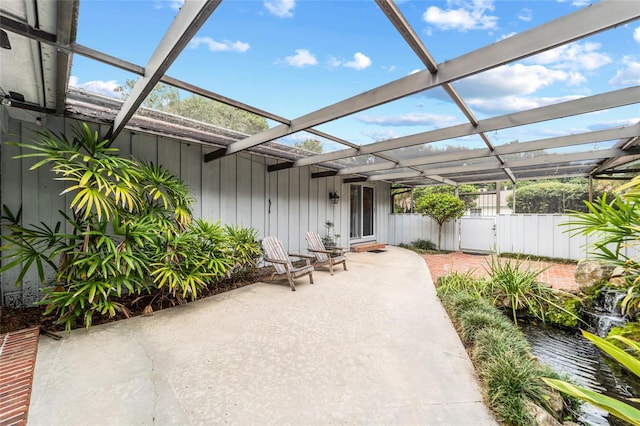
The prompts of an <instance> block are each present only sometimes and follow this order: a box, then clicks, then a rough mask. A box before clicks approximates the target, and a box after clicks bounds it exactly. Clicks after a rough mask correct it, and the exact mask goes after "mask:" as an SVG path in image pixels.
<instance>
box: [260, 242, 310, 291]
mask: <svg viewBox="0 0 640 426" xmlns="http://www.w3.org/2000/svg"><path fill="white" fill-rule="evenodd" d="M262 248H263V249H264V260H265V261H267V262H271V263H273V267H274V268H275V269H276V271H275V272H274V273H273V274H271V281H273V280H274V278H276V277H278V278H282V277H285V276H286V277H287V279H288V280H289V285H290V286H291V291H296V286H295V284H294V283H293V279H294V278H299V277H303V276H305V275H309V281H310V282H311V284H313V271H314V269H313V265H311V260H312V259H313V256H305V255H303V254H296V253H287V252H286V251H285V249H284V246H283V245H282V241H280V240H279V239H278V238H276V237H265V238H264V239H263V240H262ZM291 257H298V258H301V259H305V261H306V265H304V266H301V267H294V266H293V264H292V263H291Z"/></svg>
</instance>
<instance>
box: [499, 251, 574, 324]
mask: <svg viewBox="0 0 640 426" xmlns="http://www.w3.org/2000/svg"><path fill="white" fill-rule="evenodd" d="M489 268H490V269H489V274H490V276H491V283H492V291H493V297H494V304H495V305H496V306H498V307H501V308H507V309H510V310H511V315H512V318H513V321H514V323H516V324H517V322H518V313H519V312H522V313H523V314H524V315H530V316H532V317H534V318H537V319H539V320H541V321H542V322H546V321H547V318H546V317H547V312H548V310H549V307H553V308H554V309H556V310H558V311H562V312H564V313H565V314H566V315H569V316H574V317H575V318H576V321H577V320H578V316H577V315H576V314H574V313H572V312H570V311H568V310H567V309H565V308H563V307H562V306H561V305H560V304H558V303H557V297H556V295H555V294H554V290H553V289H551V288H550V287H547V286H546V285H544V284H543V283H541V282H540V281H538V275H539V274H540V273H542V272H543V271H545V270H546V269H531V268H529V267H527V268H526V269H525V268H523V263H522V262H521V261H520V260H519V259H506V260H504V261H503V260H501V258H499V257H497V256H492V257H491V261H490V262H489ZM565 294H566V296H567V297H572V296H571V295H570V294H569V293H565Z"/></svg>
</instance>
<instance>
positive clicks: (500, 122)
mask: <svg viewBox="0 0 640 426" xmlns="http://www.w3.org/2000/svg"><path fill="white" fill-rule="evenodd" d="M638 4H639V5H640V2H638ZM638 99H640V86H634V87H627V88H624V89H620V90H615V91H612V92H606V93H601V94H598V95H593V96H588V97H584V98H580V99H574V100H571V101H566V102H561V103H558V104H553V105H547V106H543V107H539V108H533V109H530V110H526V111H521V112H515V113H513V114H506V115H501V116H499V117H493V118H488V119H486V120H481V121H480V122H479V123H478V125H477V126H473V125H472V124H469V123H467V124H458V125H455V126H450V127H445V128H442V129H436V130H431V131H428V132H423V133H418V134H414V135H409V136H403V137H400V138H395V139H389V140H385V141H381V142H374V143H371V144H369V145H363V146H362V147H360V150H359V154H361V155H364V154H372V153H376V152H382V151H389V150H392V149H399V148H407V147H410V146H414V145H420V144H424V143H429V142H436V141H441V140H446V139H454V138H459V137H463V136H469V135H473V134H476V133H480V132H489V131H494V130H501V129H508V128H511V127H516V126H523V125H527V124H533V123H539V122H542V121H548V120H554V119H558V118H564V117H571V116H576V115H580V114H586V113H589V112H594V111H600V110H603V109H609V108H617V107H620V106H625V105H632V104H635V103H637V102H638ZM236 143H237V142H236ZM352 155H353V151H352V150H351V149H344V150H341V151H335V152H331V153H327V154H318V155H315V156H313V157H311V158H301V159H299V160H297V161H296V165H297V166H309V165H312V164H316V163H321V162H325V161H335V160H338V159H341V158H348V157H350V156H352ZM406 163H407V162H406V161H401V162H400V164H406Z"/></svg>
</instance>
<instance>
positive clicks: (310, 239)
mask: <svg viewBox="0 0 640 426" xmlns="http://www.w3.org/2000/svg"><path fill="white" fill-rule="evenodd" d="M305 239H306V240H307V243H308V244H309V248H310V249H314V250H326V248H325V247H324V243H323V242H322V239H321V238H320V235H318V233H317V232H307V234H306V235H305ZM311 254H313V255H314V256H315V257H316V259H317V260H318V262H320V263H322V262H326V261H328V260H329V256H327V254H326V253H318V252H311Z"/></svg>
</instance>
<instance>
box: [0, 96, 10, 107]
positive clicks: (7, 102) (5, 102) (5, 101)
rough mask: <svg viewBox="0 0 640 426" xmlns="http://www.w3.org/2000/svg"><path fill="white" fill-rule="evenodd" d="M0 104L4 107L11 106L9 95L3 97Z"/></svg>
mask: <svg viewBox="0 0 640 426" xmlns="http://www.w3.org/2000/svg"><path fill="white" fill-rule="evenodd" d="M0 103H1V104H2V105H5V106H11V95H4V96H3V97H2V101H0Z"/></svg>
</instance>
